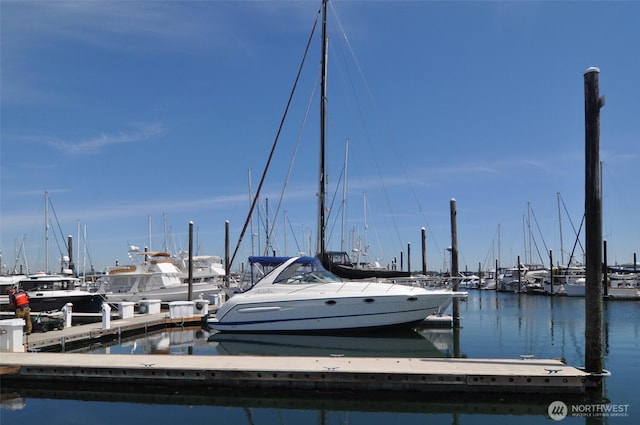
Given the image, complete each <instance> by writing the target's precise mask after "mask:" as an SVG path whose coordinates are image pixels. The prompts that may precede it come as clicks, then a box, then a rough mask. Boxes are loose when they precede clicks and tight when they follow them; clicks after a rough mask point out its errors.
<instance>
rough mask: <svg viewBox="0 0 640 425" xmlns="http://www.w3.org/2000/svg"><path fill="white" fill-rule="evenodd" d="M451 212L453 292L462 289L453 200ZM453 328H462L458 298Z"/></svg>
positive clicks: (454, 308)
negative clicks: (459, 275) (459, 276)
mask: <svg viewBox="0 0 640 425" xmlns="http://www.w3.org/2000/svg"><path fill="white" fill-rule="evenodd" d="M449 208H450V210H451V280H452V282H453V290H454V291H457V290H458V289H460V279H458V274H459V273H458V225H457V223H456V216H457V214H458V212H457V210H456V200H455V199H454V198H451V200H450V201H449ZM453 327H454V328H456V329H457V328H460V306H459V303H458V298H454V299H453Z"/></svg>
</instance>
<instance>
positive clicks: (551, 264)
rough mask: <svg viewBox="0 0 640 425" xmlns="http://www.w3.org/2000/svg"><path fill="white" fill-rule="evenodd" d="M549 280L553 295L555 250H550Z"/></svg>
mask: <svg viewBox="0 0 640 425" xmlns="http://www.w3.org/2000/svg"><path fill="white" fill-rule="evenodd" d="M549 282H550V285H551V295H553V250H551V249H550V250H549Z"/></svg>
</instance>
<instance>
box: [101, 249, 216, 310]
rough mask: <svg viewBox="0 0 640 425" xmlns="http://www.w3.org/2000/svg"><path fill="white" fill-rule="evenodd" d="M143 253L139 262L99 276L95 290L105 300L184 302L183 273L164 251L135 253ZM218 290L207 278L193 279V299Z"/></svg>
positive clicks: (186, 293) (186, 289)
mask: <svg viewBox="0 0 640 425" xmlns="http://www.w3.org/2000/svg"><path fill="white" fill-rule="evenodd" d="M134 253H135V254H138V255H141V256H144V260H143V261H142V263H140V264H131V265H125V266H119V267H114V268H113V269H111V270H109V272H108V273H107V274H106V275H104V276H102V277H100V278H99V279H98V282H99V283H100V286H99V288H98V293H100V294H102V295H103V296H104V298H105V299H106V300H107V302H114V303H115V302H123V301H124V302H137V301H141V300H160V301H162V302H164V303H168V302H171V301H186V300H187V298H188V291H189V284H188V283H185V282H184V281H183V279H182V276H183V272H182V271H181V270H180V269H179V268H178V267H177V266H176V265H175V264H174V262H173V260H172V259H171V258H170V257H171V256H170V255H169V254H168V253H166V252H155V251H153V252H152V251H144V252H137V251H136V252H134ZM219 292H220V284H219V283H216V282H210V281H201V282H193V284H192V288H191V295H192V299H196V298H203V299H208V298H210V297H212V296H214V295H216V294H218V293H219Z"/></svg>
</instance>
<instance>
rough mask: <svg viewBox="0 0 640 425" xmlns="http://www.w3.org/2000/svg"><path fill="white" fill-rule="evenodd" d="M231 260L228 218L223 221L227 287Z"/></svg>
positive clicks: (225, 280)
mask: <svg viewBox="0 0 640 425" xmlns="http://www.w3.org/2000/svg"><path fill="white" fill-rule="evenodd" d="M230 268H231V262H230V261H229V220H225V221H224V282H225V285H226V286H227V287H229V275H230V274H231V270H230Z"/></svg>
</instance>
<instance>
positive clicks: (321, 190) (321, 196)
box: [318, 0, 328, 254]
mask: <svg viewBox="0 0 640 425" xmlns="http://www.w3.org/2000/svg"><path fill="white" fill-rule="evenodd" d="M327 1H328V0H323V1H322V71H321V78H320V185H319V187H318V253H319V254H322V253H324V252H325V247H324V242H325V240H324V239H325V238H324V230H325V216H324V215H325V214H324V213H325V121H326V119H325V114H326V106H327V84H326V82H327V81H326V80H327Z"/></svg>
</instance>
